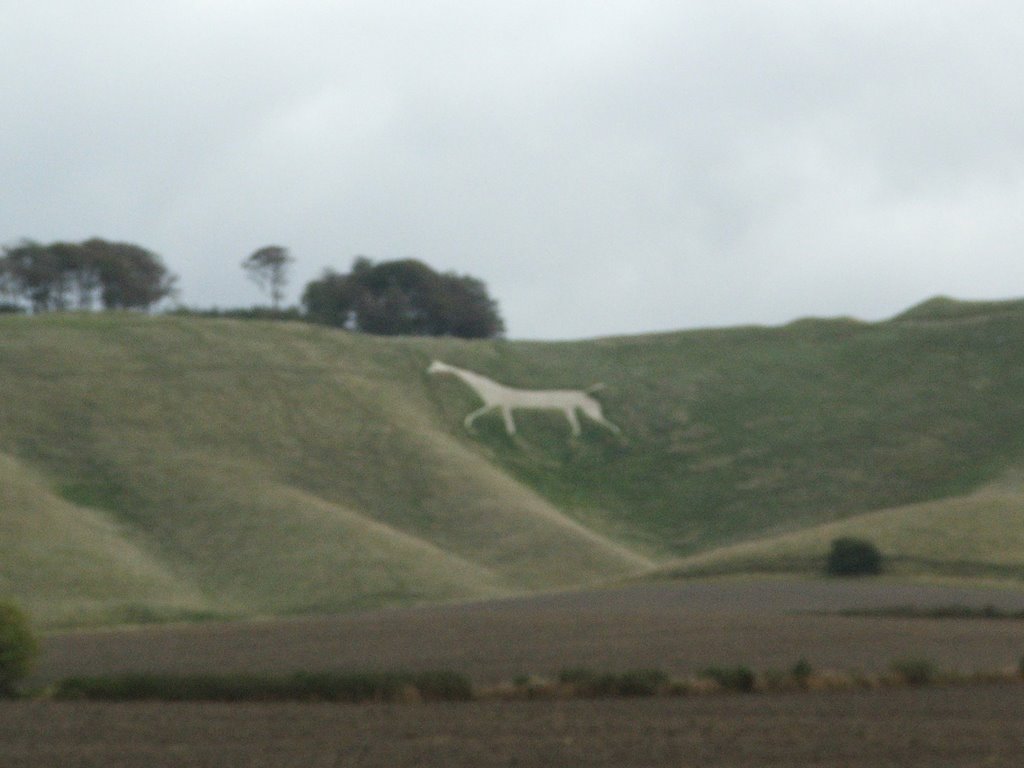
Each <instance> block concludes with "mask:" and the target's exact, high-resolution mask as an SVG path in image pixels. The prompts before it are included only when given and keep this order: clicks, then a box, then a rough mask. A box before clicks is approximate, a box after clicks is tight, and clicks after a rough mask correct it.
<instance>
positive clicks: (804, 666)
mask: <svg viewBox="0 0 1024 768" xmlns="http://www.w3.org/2000/svg"><path fill="white" fill-rule="evenodd" d="M813 671H814V670H813V669H812V668H811V663H810V662H809V661H808V660H807V659H800V661H798V662H797V663H796V664H794V665H793V668H792V669H791V670H790V671H789V673H790V675H792V676H793V679H794V680H795V681H796V683H797V685H799V686H800V687H801V688H806V687H807V681H808V680H810V679H811V673H812V672H813Z"/></svg>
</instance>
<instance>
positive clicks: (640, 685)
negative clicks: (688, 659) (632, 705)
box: [615, 669, 668, 696]
mask: <svg viewBox="0 0 1024 768" xmlns="http://www.w3.org/2000/svg"><path fill="white" fill-rule="evenodd" d="M666 685H668V675H666V674H665V673H664V672H662V671H661V670H660V669H634V670H630V671H629V672H623V673H622V674H621V675H619V676H618V679H617V680H616V685H615V688H616V690H615V692H616V694H618V695H619V696H654V695H655V694H657V693H658V692H659V691H660V690H661V689H662V688H664V687H665V686H666Z"/></svg>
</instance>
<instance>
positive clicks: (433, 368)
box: [427, 360, 452, 373]
mask: <svg viewBox="0 0 1024 768" xmlns="http://www.w3.org/2000/svg"><path fill="white" fill-rule="evenodd" d="M451 372H452V367H451V366H450V365H448V364H447V363H442V362H441V361H440V360H434V361H433V362H432V363H431V364H430V365H429V366H428V368H427V373H451Z"/></svg>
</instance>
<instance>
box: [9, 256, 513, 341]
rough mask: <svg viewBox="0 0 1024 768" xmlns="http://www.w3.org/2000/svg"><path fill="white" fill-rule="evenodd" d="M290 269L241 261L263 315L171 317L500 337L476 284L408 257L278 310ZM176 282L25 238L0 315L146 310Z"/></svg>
mask: <svg viewBox="0 0 1024 768" xmlns="http://www.w3.org/2000/svg"><path fill="white" fill-rule="evenodd" d="M293 261H294V259H293V258H292V257H291V255H290V254H289V253H288V250H287V249H286V248H283V247H281V246H276V245H273V246H266V247H264V248H260V249H259V250H257V251H255V252H254V253H253V254H251V255H250V256H249V257H248V258H247V259H245V260H244V261H243V262H242V268H243V270H244V271H245V273H246V274H247V275H248V276H249V277H250V278H252V279H253V280H254V281H255V282H256V283H257V284H259V286H260V287H261V288H262V289H263V290H265V291H266V292H267V294H268V295H269V298H270V301H271V306H270V308H269V309H266V308H257V307H254V308H251V309H237V310H226V311H219V310H210V311H202V310H190V309H187V308H182V307H179V308H178V309H176V310H174V311H175V312H177V313H181V314H197V315H230V316H233V317H253V318H271V319H273V318H282V319H301V320H306V321H308V322H313V323H320V324H324V325H330V326H335V327H339V328H344V329H347V330H350V331H356V332H361V333H370V334H377V335H413V336H457V337H461V338H493V337H497V336H501V335H502V334H503V333H504V331H505V326H504V322H503V320H502V318H501V314H500V312H499V310H498V304H497V302H496V301H495V300H494V299H492V298H491V297H490V295H489V294H488V292H487V287H486V285H485V284H484V283H483V282H482V281H481V280H479V279H477V278H475V277H471V276H469V275H458V274H455V273H452V272H445V273H439V272H436V271H435V270H433V269H432V268H431V267H429V266H427V265H426V264H424V263H423V262H422V261H419V260H417V259H399V260H393V261H381V262H376V263H375V262H374V261H372V260H371V259H368V258H366V257H364V256H360V257H357V258H356V259H355V260H354V261H353V263H352V267H351V270H350V271H349V272H347V273H341V272H337V271H334V270H332V269H328V270H325V271H324V273H323V275H322V276H321V277H320V278H318V279H316V280H313V281H311V282H310V283H308V284H307V285H306V286H305V289H304V291H303V293H302V298H301V308H298V307H295V308H285V309H282V307H281V302H282V299H283V297H284V289H285V286H286V285H287V283H288V271H289V268H290V266H291V264H292V262H293ZM176 280H177V278H176V276H175V275H173V274H171V273H170V272H169V271H168V270H167V267H166V266H165V265H164V264H163V262H162V260H161V259H160V257H159V256H157V255H156V254H154V253H152V252H150V251H147V250H146V249H144V248H142V247H140V246H137V245H132V244H130V243H114V242H108V241H106V240H101V239H99V238H93V239H91V240H86V241H85V242H82V243H69V242H56V243H50V244H48V245H44V244H41V243H36V242H33V241H29V240H25V241H22V242H20V243H18V244H17V245H14V246H8V247H5V248H4V249H3V255H2V256H0V296H6V297H7V299H8V302H7V303H6V304H3V305H2V306H0V309H6V310H7V311H23V310H25V309H29V310H31V311H32V312H33V313H41V312H59V311H66V310H73V309H77V310H93V309H97V308H102V309H137V310H144V311H150V310H151V309H153V308H154V307H156V306H157V305H159V304H160V303H161V302H162V301H163V300H165V299H168V298H171V297H173V296H175V295H176V290H175V284H176Z"/></svg>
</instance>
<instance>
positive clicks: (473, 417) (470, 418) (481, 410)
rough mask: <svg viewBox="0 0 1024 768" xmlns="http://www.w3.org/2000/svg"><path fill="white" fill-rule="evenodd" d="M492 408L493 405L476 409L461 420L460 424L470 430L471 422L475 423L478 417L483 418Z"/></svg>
mask: <svg viewBox="0 0 1024 768" xmlns="http://www.w3.org/2000/svg"><path fill="white" fill-rule="evenodd" d="M493 407H494V406H493V405H485V406H483V407H482V408H477V409H476V410H475V411H473V412H472V413H471V414H469V416H467V417H466V418H465V419H463V421H462V423H463V424H465V425H466V429H472V427H473V422H474V421H476V419H477V417H478V416H483V415H484V414H485V413H487V412H488V411H489V410H491V408H493Z"/></svg>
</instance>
